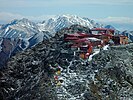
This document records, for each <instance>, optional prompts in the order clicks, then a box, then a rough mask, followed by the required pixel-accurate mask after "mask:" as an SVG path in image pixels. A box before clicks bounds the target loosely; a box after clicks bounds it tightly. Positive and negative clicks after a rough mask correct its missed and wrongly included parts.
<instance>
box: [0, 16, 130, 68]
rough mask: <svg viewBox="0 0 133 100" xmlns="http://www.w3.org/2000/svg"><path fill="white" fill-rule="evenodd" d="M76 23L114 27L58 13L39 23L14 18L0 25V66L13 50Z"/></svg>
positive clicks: (50, 35) (25, 47)
mask: <svg viewBox="0 0 133 100" xmlns="http://www.w3.org/2000/svg"><path fill="white" fill-rule="evenodd" d="M76 24H77V25H81V26H84V27H88V28H93V27H105V28H112V29H115V28H114V27H113V26H111V25H102V24H99V23H96V22H95V21H94V20H91V19H89V18H85V17H79V16H76V15H59V16H55V17H53V18H49V19H48V20H44V21H42V22H39V23H34V22H32V21H30V20H28V19H25V18H23V19H21V20H17V19H15V20H13V21H11V22H10V23H8V24H4V25H0V66H2V65H3V62H4V61H6V60H7V59H8V58H9V57H10V56H11V55H13V54H14V53H15V52H17V51H21V50H25V49H27V48H30V47H33V46H34V45H36V44H38V43H39V42H41V41H43V40H46V39H50V38H51V37H53V36H54V35H55V33H56V32H58V31H59V30H61V29H62V28H66V27H70V26H71V25H76ZM130 37H132V35H131V36H130ZM3 58H5V59H3ZM1 62H2V63H1Z"/></svg>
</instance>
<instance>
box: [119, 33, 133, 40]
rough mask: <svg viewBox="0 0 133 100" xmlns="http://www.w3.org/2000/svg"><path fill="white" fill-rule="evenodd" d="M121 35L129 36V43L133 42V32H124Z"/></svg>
mask: <svg viewBox="0 0 133 100" xmlns="http://www.w3.org/2000/svg"><path fill="white" fill-rule="evenodd" d="M121 34H122V35H125V36H128V38H129V42H133V31H123V32H122V33H121Z"/></svg>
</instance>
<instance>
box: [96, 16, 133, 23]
mask: <svg viewBox="0 0 133 100" xmlns="http://www.w3.org/2000/svg"><path fill="white" fill-rule="evenodd" d="M96 20H97V21H99V22H103V23H119V24H133V18H130V17H107V18H103V19H96Z"/></svg>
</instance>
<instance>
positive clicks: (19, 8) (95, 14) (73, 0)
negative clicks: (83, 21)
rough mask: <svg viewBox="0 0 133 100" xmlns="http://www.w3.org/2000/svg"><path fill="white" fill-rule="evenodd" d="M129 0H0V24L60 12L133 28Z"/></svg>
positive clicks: (38, 17)
mask: <svg viewBox="0 0 133 100" xmlns="http://www.w3.org/2000/svg"><path fill="white" fill-rule="evenodd" d="M132 10H133V0H0V23H5V22H6V23H7V22H9V21H11V20H13V19H20V18H23V17H25V18H28V19H30V20H34V21H42V20H44V19H45V18H49V17H52V16H54V15H61V14H73V15H78V16H81V17H88V18H90V19H94V20H95V21H97V22H102V23H106V24H112V25H114V26H116V27H117V28H119V29H123V30H125V29H130V30H133V11H132Z"/></svg>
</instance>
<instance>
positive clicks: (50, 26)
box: [38, 14, 93, 33]
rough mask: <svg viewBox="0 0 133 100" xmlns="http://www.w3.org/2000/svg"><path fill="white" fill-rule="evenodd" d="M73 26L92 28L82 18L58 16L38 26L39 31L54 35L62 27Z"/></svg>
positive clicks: (87, 21) (88, 21) (91, 25)
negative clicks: (49, 32)
mask: <svg viewBox="0 0 133 100" xmlns="http://www.w3.org/2000/svg"><path fill="white" fill-rule="evenodd" d="M73 24H78V25H82V26H85V27H89V28H93V24H92V23H91V22H90V20H86V19H83V18H82V17H79V16H76V15H68V14H67V15H58V16H55V17H54V18H50V19H48V20H45V21H43V23H42V24H38V25H39V26H40V27H41V29H40V30H42V29H43V30H47V31H51V32H52V33H55V32H56V31H58V30H60V29H61V28H64V27H69V26H71V25H73Z"/></svg>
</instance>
